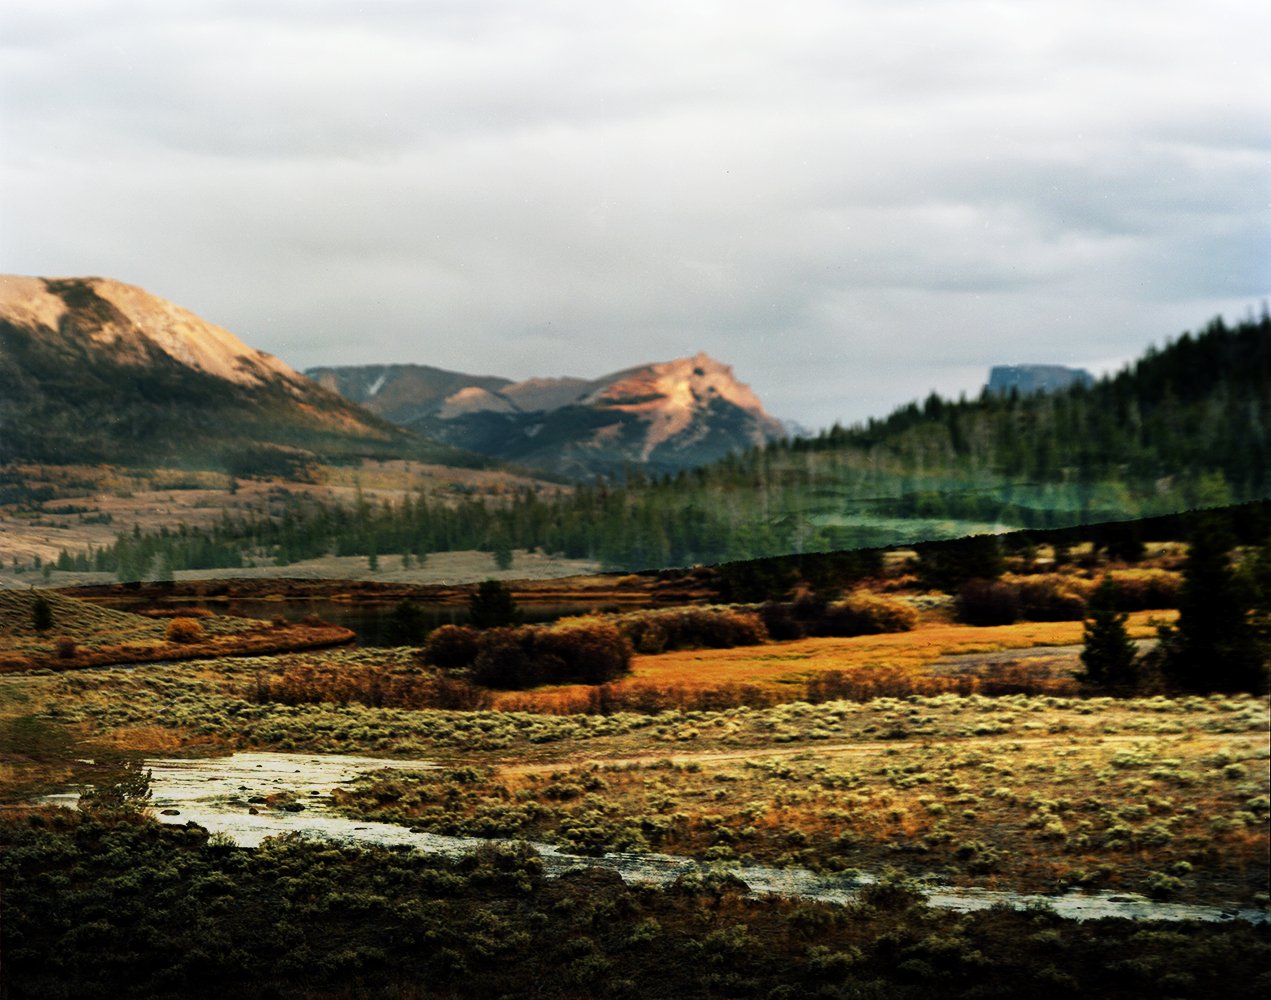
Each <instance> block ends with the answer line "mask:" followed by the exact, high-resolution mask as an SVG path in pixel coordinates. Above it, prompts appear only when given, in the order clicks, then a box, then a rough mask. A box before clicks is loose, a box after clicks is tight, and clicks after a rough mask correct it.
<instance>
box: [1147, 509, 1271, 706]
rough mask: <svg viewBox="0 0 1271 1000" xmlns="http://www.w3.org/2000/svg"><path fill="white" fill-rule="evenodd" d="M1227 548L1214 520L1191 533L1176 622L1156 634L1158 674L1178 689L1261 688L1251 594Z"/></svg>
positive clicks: (1262, 670) (1263, 671)
mask: <svg viewBox="0 0 1271 1000" xmlns="http://www.w3.org/2000/svg"><path fill="white" fill-rule="evenodd" d="M1231 548H1232V538H1231V535H1230V534H1229V533H1228V531H1227V528H1226V526H1225V525H1222V524H1220V523H1218V522H1217V521H1215V520H1210V521H1207V522H1202V524H1201V525H1200V526H1199V527H1198V529H1197V530H1196V532H1195V533H1194V535H1193V537H1192V540H1191V547H1190V549H1189V551H1188V554H1187V562H1186V564H1185V565H1184V566H1183V586H1182V592H1181V593H1180V595H1179V606H1178V622H1177V624H1175V625H1172V626H1170V625H1166V626H1162V627H1161V629H1160V633H1159V634H1160V638H1161V670H1162V673H1163V674H1164V676H1165V678H1166V680H1168V681H1169V682H1170V683H1171V684H1172V685H1173V686H1175V687H1177V688H1179V689H1180V690H1183V691H1194V692H1210V691H1222V692H1236V691H1263V690H1265V689H1266V682H1267V662H1266V650H1265V647H1264V645H1263V644H1262V643H1261V642H1259V637H1258V632H1257V629H1256V627H1255V622H1254V619H1253V617H1252V615H1251V612H1252V611H1253V606H1254V594H1253V592H1252V588H1250V586H1249V585H1248V582H1247V580H1245V579H1242V578H1241V577H1239V576H1238V575H1237V574H1236V573H1235V572H1234V571H1233V570H1232V567H1231V564H1230V561H1229V558H1228V553H1229V552H1230V551H1231Z"/></svg>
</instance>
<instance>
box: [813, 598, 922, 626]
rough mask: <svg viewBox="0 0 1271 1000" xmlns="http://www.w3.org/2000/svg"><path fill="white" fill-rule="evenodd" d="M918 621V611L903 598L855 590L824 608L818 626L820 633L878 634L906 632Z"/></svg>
mask: <svg viewBox="0 0 1271 1000" xmlns="http://www.w3.org/2000/svg"><path fill="white" fill-rule="evenodd" d="M917 624H918V612H917V611H915V610H914V609H913V608H912V607H910V606H909V605H908V604H906V603H905V602H904V601H900V600H897V599H896V598H894V597H883V596H882V595H880V594H872V593H870V592H869V591H868V590H858V591H855V592H854V593H852V594H850V595H849V596H848V597H847V598H845V599H844V600H842V601H839V602H838V603H837V604H831V605H830V606H829V607H827V608H826V609H825V614H824V615H823V616H822V618H821V621H820V622H819V623H818V625H817V632H818V634H820V635H836V636H852V635H878V634H880V633H883V632H909V631H911V630H912V629H913V628H914V626H915V625H917Z"/></svg>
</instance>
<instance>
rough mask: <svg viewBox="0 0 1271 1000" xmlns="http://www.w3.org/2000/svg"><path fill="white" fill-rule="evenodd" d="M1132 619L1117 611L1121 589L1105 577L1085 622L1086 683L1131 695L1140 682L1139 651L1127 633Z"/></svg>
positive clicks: (1084, 660) (1084, 676) (1091, 602)
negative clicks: (1128, 620)
mask: <svg viewBox="0 0 1271 1000" xmlns="http://www.w3.org/2000/svg"><path fill="white" fill-rule="evenodd" d="M1127 618H1128V615H1126V614H1125V613H1124V612H1121V611H1118V610H1117V585H1116V583H1115V582H1114V581H1113V579H1112V577H1110V576H1105V577H1104V578H1103V582H1101V583H1100V584H1099V586H1098V588H1097V589H1096V590H1095V592H1094V593H1093V594H1092V595H1091V596H1090V605H1089V608H1088V614H1087V617H1086V622H1085V647H1084V648H1083V649H1082V651H1081V662H1082V664H1083V665H1084V666H1085V668H1086V669H1085V673H1084V674H1083V675H1082V679H1083V680H1085V681H1087V682H1088V683H1090V684H1093V685H1095V686H1096V687H1102V688H1109V689H1112V690H1117V691H1131V690H1133V689H1134V687H1135V686H1136V684H1137V682H1138V666H1137V660H1138V649H1137V647H1136V646H1135V645H1134V640H1133V639H1131V638H1130V634H1129V633H1128V632H1127V631H1126V628H1125V623H1126V619H1127Z"/></svg>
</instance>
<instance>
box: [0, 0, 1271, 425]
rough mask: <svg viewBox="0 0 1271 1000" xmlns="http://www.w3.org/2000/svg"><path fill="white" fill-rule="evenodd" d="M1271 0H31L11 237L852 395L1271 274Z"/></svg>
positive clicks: (168, 276)
mask: <svg viewBox="0 0 1271 1000" xmlns="http://www.w3.org/2000/svg"><path fill="white" fill-rule="evenodd" d="M1268 38H1271V5H1269V4H1267V3H1265V2H1264V0H1236V2H1230V0H1210V2H1207V3H1203V4H1202V3H1198V2H1196V0H1185V2H1176V0H1143V2H1139V0H1097V2H1096V0H1068V2H1064V3H1059V2H1051V3H1040V2H1026V0H1006V2H962V0H947V2H936V0H825V2H801V0H793V2H786V3H781V4H778V3H775V2H772V0H768V2H764V3H755V2H749V0H719V2H694V0H676V2H666V3H662V2H651V3H647V2H640V0H629V2H626V3H622V4H603V3H596V2H594V0H590V2H576V3H575V2H565V0H560V2H551V0H403V2H381V3H374V2H368V3H361V4H353V3H336V2H332V0H241V2H230V0H205V2H193V0H189V2H187V0H179V2H175V0H154V2H141V0H111V2H96V3H89V2H81V3H67V2H60V0H39V2H30V0H7V2H5V3H3V4H2V5H0V271H3V272H8V273H19V274H39V275H89V274H95V275H104V276H109V277H114V278H118V279H120V280H123V281H127V282H130V283H133V284H137V285H141V286H142V287H144V288H146V289H148V290H149V291H151V292H154V293H155V294H157V295H161V296H163V297H165V298H168V299H171V300H173V301H175V302H177V303H179V304H180V305H183V306H185V307H187V308H189V309H192V310H194V311H195V312H197V313H199V314H200V315H202V316H203V317H205V318H206V319H209V320H211V321H213V322H216V323H219V324H221V325H222V326H225V327H228V328H229V329H230V330H232V331H233V332H235V333H236V334H238V335H239V336H240V337H242V338H243V339H244V340H246V341H247V342H248V343H250V344H251V345H253V346H255V347H260V348H262V349H264V350H267V351H270V352H271V353H274V354H277V355H278V356H279V357H281V358H282V359H283V360H284V361H286V362H288V363H289V364H291V365H293V366H295V367H297V368H304V367H307V366H311V365H318V364H360V363H382V362H419V363H425V364H432V365H437V366H440V367H443V368H452V369H457V370H460V371H468V372H473V373H481V374H500V375H506V376H509V377H513V378H522V377H528V376H531V375H552V374H570V375H584V376H596V375H600V374H602V373H605V372H608V371H611V370H615V369H620V368H624V367H628V366H630V365H633V364H636V363H640V362H644V361H652V360H667V359H670V358H674V357H679V356H683V355H686V354H692V353H695V352H697V351H699V350H704V351H706V352H708V353H709V354H711V355H713V356H715V357H717V358H719V359H720V360H723V361H725V362H728V363H731V364H732V365H733V366H734V368H735V371H736V373H737V375H738V377H740V378H741V379H742V380H744V381H746V382H749V383H750V384H751V386H752V387H753V388H754V389H755V390H756V392H758V394H759V395H760V398H761V399H763V400H764V401H765V403H766V404H767V406H768V409H769V410H770V411H771V412H772V413H773V414H774V415H776V416H779V417H783V418H789V419H795V420H798V421H800V422H802V423H803V424H805V425H807V426H810V427H820V426H824V425H827V424H829V423H830V422H831V421H833V420H835V419H840V420H843V421H845V422H847V421H852V420H856V419H859V418H862V417H866V416H870V415H882V414H884V413H886V412H888V411H889V410H891V409H892V408H893V407H894V406H896V405H898V404H900V403H903V402H906V401H908V400H910V399H913V398H917V397H920V396H923V395H925V394H926V393H927V392H928V391H930V390H932V389H935V390H938V391H940V392H942V393H945V394H950V395H952V394H956V393H957V392H959V391H961V390H968V391H971V392H975V391H978V388H979V386H980V385H981V384H982V383H983V381H984V378H985V374H986V371H987V368H988V366H989V365H991V364H994V363H1011V362H1020V361H1023V362H1030V361H1032V362H1057V363H1066V364H1079V365H1086V366H1089V367H1092V368H1094V369H1096V370H1102V369H1106V368H1107V367H1109V366H1111V365H1114V364H1116V363H1118V362H1121V361H1124V360H1127V359H1130V358H1132V357H1134V356H1136V355H1137V354H1138V353H1139V352H1140V351H1141V350H1142V349H1143V348H1144V347H1145V346H1146V345H1148V344H1149V343H1161V342H1163V341H1164V340H1165V339H1166V338H1167V337H1170V336H1173V335H1176V334H1178V333H1180V332H1182V331H1183V330H1185V329H1194V328H1197V327H1199V326H1202V325H1203V324H1204V323H1205V322H1206V321H1207V320H1208V319H1210V318H1211V317H1212V316H1214V315H1216V314H1220V313H1221V314H1224V315H1226V316H1227V317H1228V318H1239V317H1240V316H1242V315H1244V314H1245V313H1246V312H1247V311H1248V310H1249V309H1251V308H1253V309H1256V308H1259V306H1260V303H1261V301H1262V300H1263V299H1265V298H1266V297H1267V296H1268V295H1269V294H1271V96H1269V95H1271V59H1269V58H1268V57H1267V54H1266V52H1267V40H1268Z"/></svg>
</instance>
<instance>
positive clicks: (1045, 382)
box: [985, 365, 1094, 396]
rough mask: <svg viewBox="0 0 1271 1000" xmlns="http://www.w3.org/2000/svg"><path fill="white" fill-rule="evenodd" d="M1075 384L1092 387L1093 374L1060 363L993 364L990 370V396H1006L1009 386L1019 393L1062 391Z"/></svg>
mask: <svg viewBox="0 0 1271 1000" xmlns="http://www.w3.org/2000/svg"><path fill="white" fill-rule="evenodd" d="M1074 385H1084V386H1092V385H1094V376H1093V375H1091V374H1090V373H1089V372H1088V371H1086V370H1085V369H1084V368H1066V367H1064V366H1063V365H994V366H993V367H992V368H991V369H989V383H988V385H987V386H986V387H985V388H986V389H987V390H988V392H989V394H990V395H993V396H1005V395H1007V394H1008V393H1009V392H1010V391H1011V390H1012V389H1014V390H1015V391H1016V392H1018V393H1019V394H1020V395H1021V396H1028V395H1031V394H1032V393H1035V392H1062V391H1063V390H1064V389H1067V388H1070V387H1071V386H1074Z"/></svg>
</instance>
